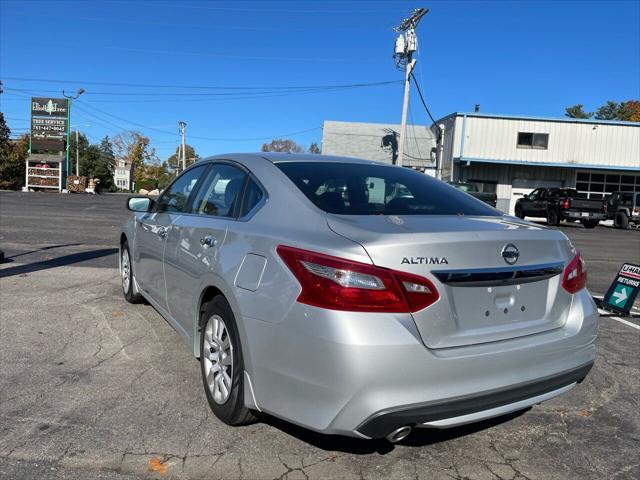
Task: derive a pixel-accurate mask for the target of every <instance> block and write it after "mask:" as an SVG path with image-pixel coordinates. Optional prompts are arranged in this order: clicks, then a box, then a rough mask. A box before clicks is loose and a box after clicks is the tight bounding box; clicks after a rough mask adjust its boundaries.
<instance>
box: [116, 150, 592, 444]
mask: <svg viewBox="0 0 640 480" xmlns="http://www.w3.org/2000/svg"><path fill="white" fill-rule="evenodd" d="M128 208H129V209H130V210H131V211H133V215H132V216H131V218H130V220H129V221H128V222H127V223H126V224H125V226H124V227H123V230H122V234H121V238H120V273H121V280H122V290H123V292H124V296H125V298H126V299H127V300H128V301H129V302H134V303H135V302H140V301H142V300H143V299H144V300H147V301H148V303H149V304H151V305H152V306H153V307H154V308H155V309H156V310H157V311H158V312H160V314H161V315H162V316H163V317H164V318H165V319H166V321H167V322H169V323H170V324H171V325H172V326H173V328H174V329H175V330H176V331H177V332H178V334H180V336H181V337H182V338H183V339H184V341H185V342H186V343H187V345H188V346H189V348H191V349H192V351H193V355H194V356H196V357H197V358H199V361H200V368H201V372H202V381H203V384H204V391H205V393H206V397H207V400H208V402H209V405H210V407H211V409H212V410H213V412H214V414H215V415H216V416H217V417H218V418H219V419H221V420H222V421H223V422H225V423H227V424H229V425H240V424H244V423H247V422H250V421H252V420H253V419H254V417H255V415H256V414H257V413H259V412H265V413H268V414H271V415H273V416H276V417H280V418H282V419H285V420H287V421H289V422H292V423H295V424H298V425H301V426H303V427H306V428H308V429H312V430H315V431H318V432H323V433H328V434H342V435H349V436H354V437H360V438H369V439H371V438H387V439H388V440H389V441H391V442H396V441H399V440H401V439H403V438H404V437H405V436H406V435H408V434H409V432H410V431H411V430H412V428H415V427H423V428H446V427H452V426H457V425H462V424H466V423H470V422H475V421H479V420H483V419H487V418H491V417H496V416H500V415H504V414H506V413H509V412H514V411H520V410H524V409H526V408H528V407H530V406H532V405H534V404H538V403H540V402H543V401H545V400H548V399H550V398H553V397H555V396H557V395H560V394H563V393H565V392H568V391H569V390H571V389H572V388H573V387H575V386H576V384H578V383H580V382H581V381H582V380H583V379H584V378H585V376H586V375H587V373H588V372H589V370H590V368H591V366H592V365H593V362H594V358H595V352H596V350H595V340H596V326H597V318H598V314H597V309H596V307H595V305H594V303H593V301H592V299H591V297H590V295H589V293H588V292H587V290H586V289H585V283H586V278H587V273H586V269H585V264H584V261H583V259H582V258H581V256H580V253H579V252H578V251H576V250H575V249H574V247H573V246H572V244H571V243H570V241H569V240H568V239H567V237H565V236H564V234H562V232H560V231H559V230H556V229H552V228H547V227H544V226H540V225H537V224H533V223H529V222H526V221H524V220H520V219H518V218H515V217H510V216H507V215H504V214H502V213H501V212H499V211H498V210H495V209H494V208H492V207H490V206H488V205H486V204H484V203H482V202H481V201H479V200H477V199H475V198H473V197H471V196H470V195H468V194H466V193H464V192H461V191H458V190H456V189H455V188H453V187H451V186H449V185H446V184H445V183H443V182H440V181H439V180H436V179H434V178H432V177H430V176H428V175H425V174H423V173H420V172H417V171H414V170H412V169H407V168H402V167H398V166H392V165H386V164H382V163H377V162H372V161H367V160H359V159H353V158H340V157H332V156H324V155H298V154H233V155H221V156H216V157H211V158H207V159H205V160H201V161H198V162H197V163H195V164H194V165H192V166H191V167H189V168H188V169H186V170H185V171H184V172H183V173H182V174H181V175H180V176H178V177H177V178H176V179H175V180H174V181H173V183H172V184H171V185H169V186H168V187H167V188H166V189H165V190H164V192H163V193H162V194H161V195H160V196H159V198H157V199H156V200H153V199H151V198H149V197H131V198H130V199H129V200H128Z"/></svg>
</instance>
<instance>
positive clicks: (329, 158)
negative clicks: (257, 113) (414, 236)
mask: <svg viewBox="0 0 640 480" xmlns="http://www.w3.org/2000/svg"><path fill="white" fill-rule="evenodd" d="M260 158H261V159H264V160H267V161H269V162H271V163H285V162H314V163H363V164H373V165H388V166H391V164H389V163H386V162H379V161H375V160H367V159H364V158H355V157H340V156H337V155H322V154H313V153H277V152H257V153H227V154H221V155H214V156H212V157H207V158H203V159H202V160H237V161H242V160H247V159H260Z"/></svg>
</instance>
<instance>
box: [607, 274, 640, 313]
mask: <svg viewBox="0 0 640 480" xmlns="http://www.w3.org/2000/svg"><path fill="white" fill-rule="evenodd" d="M639 291H640V266H639V265H632V264H630V263H625V264H624V265H622V267H621V268H620V271H619V272H618V275H616V278H615V280H614V281H613V283H612V284H611V286H610V287H609V290H608V291H607V294H606V295H605V296H604V299H603V300H602V307H603V308H606V309H607V310H612V311H614V312H620V313H627V314H628V313H629V312H630V311H631V307H633V302H635V300H636V297H637V296H638V292H639Z"/></svg>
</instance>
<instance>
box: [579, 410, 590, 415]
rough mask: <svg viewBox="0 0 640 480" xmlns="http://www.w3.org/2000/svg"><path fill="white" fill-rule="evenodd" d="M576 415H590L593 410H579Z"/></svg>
mask: <svg viewBox="0 0 640 480" xmlns="http://www.w3.org/2000/svg"><path fill="white" fill-rule="evenodd" d="M576 415H578V416H579V417H590V416H591V412H590V411H589V410H578V411H577V412H576Z"/></svg>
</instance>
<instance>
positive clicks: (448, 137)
mask: <svg viewBox="0 0 640 480" xmlns="http://www.w3.org/2000/svg"><path fill="white" fill-rule="evenodd" d="M436 123H437V124H438V125H441V126H442V127H443V128H442V131H443V134H442V137H441V141H440V142H439V141H438V140H436V138H437V135H438V131H437V130H438V129H437V127H435V126H431V130H432V135H430V136H429V138H428V139H427V138H425V139H424V141H423V142H422V145H423V146H422V147H421V152H424V151H429V152H430V153H431V152H436V151H438V150H439V149H441V153H440V161H439V168H438V173H437V174H438V175H439V176H440V178H442V179H443V180H445V181H471V182H478V183H481V184H482V185H483V189H484V190H485V191H491V192H495V193H496V194H497V197H498V208H500V209H501V210H503V211H505V212H510V213H513V207H514V205H515V200H516V199H517V198H519V197H520V196H522V195H524V194H525V193H528V192H530V191H531V190H533V189H534V188H538V187H545V186H546V187H571V188H576V189H577V190H578V191H579V192H581V193H582V194H584V195H586V196H588V197H589V198H598V199H600V198H604V197H605V196H606V195H607V194H609V193H611V192H613V191H616V190H623V191H636V192H640V123H635V122H619V121H600V120H581V119H571V118H543V117H525V116H512V115H490V114H484V113H480V112H475V113H452V114H450V115H447V116H446V117H444V118H442V119H440V120H438V121H437V122H436ZM361 125H363V124H359V123H349V122H325V127H324V131H323V136H322V153H325V154H334V155H350V156H358V157H363V158H370V159H372V160H379V159H380V158H379V156H378V155H375V154H374V153H376V154H377V150H379V148H380V146H379V144H380V139H379V136H378V137H376V136H371V137H367V136H366V135H362V134H359V133H358V132H359V130H360V129H361V127H360V126H361ZM364 125H370V126H371V125H372V124H364ZM384 127H385V128H389V129H391V130H395V131H398V130H399V126H397V125H385V126H384ZM408 128H409V129H411V127H408ZM424 128H425V127H420V128H419V129H418V128H417V127H416V129H417V131H422V130H423V129H424ZM409 131H410V130H409ZM335 138H343V139H345V140H343V141H340V142H336V140H335ZM367 138H368V140H367ZM348 139H353V140H352V141H355V142H356V144H357V148H356V147H354V146H353V145H351V144H350V142H349V141H348ZM429 142H431V143H430V144H429ZM410 144H411V139H410V138H408V141H407V145H410ZM327 147H329V148H327ZM354 148H355V150H354ZM405 148H407V147H405ZM409 153H410V154H411V150H409ZM424 157H425V154H424V153H422V155H421V158H424ZM427 157H429V155H427ZM431 157H432V158H433V157H434V153H431ZM403 165H405V166H414V167H416V166H418V167H419V166H424V165H420V164H419V163H414V162H411V161H410V158H409V157H407V156H405V157H404V162H403Z"/></svg>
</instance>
